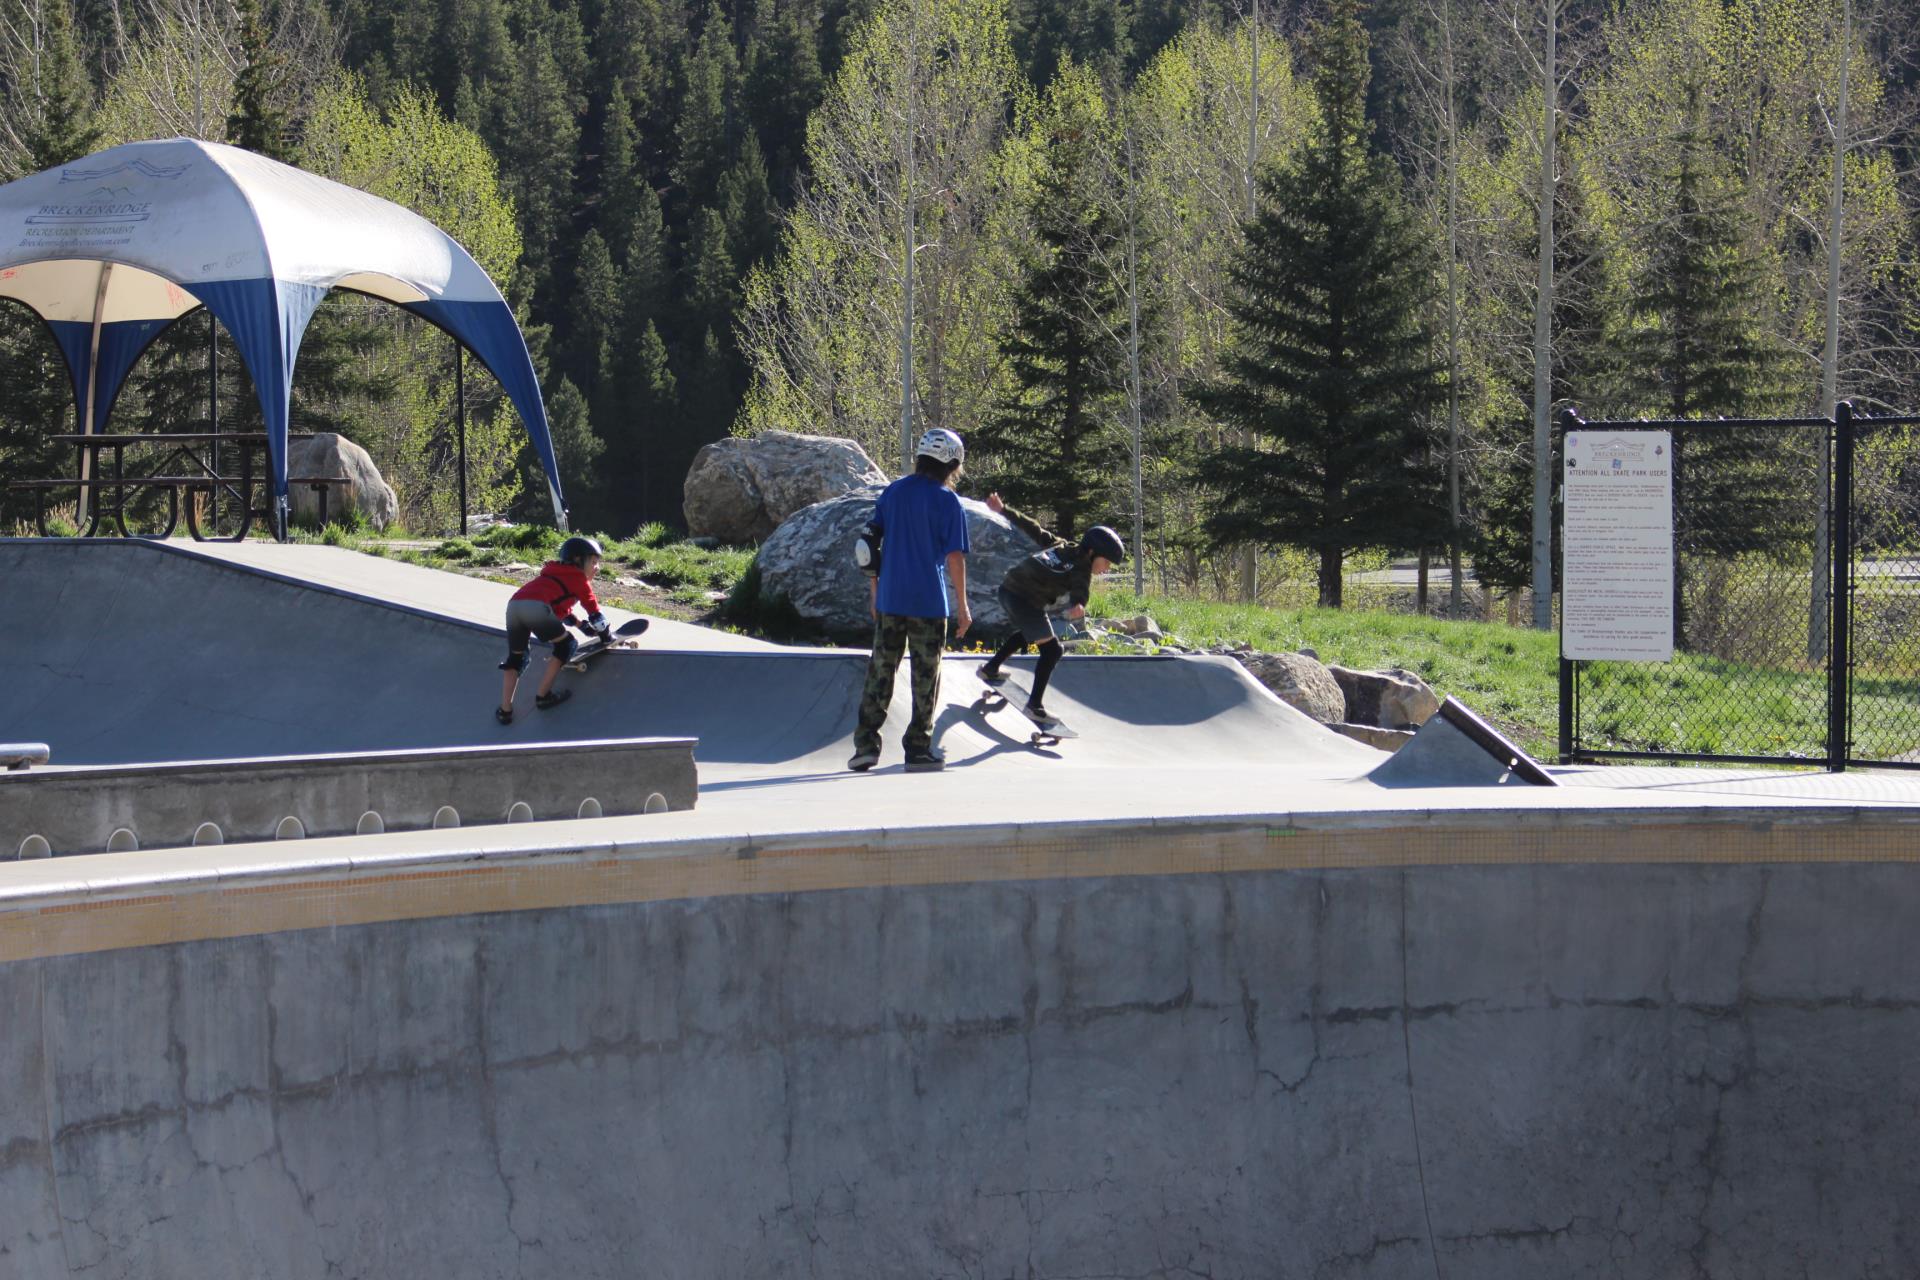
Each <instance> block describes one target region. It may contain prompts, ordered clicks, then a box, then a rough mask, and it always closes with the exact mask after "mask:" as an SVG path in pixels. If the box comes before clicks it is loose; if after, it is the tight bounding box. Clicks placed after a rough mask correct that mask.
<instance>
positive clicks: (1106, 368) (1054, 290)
mask: <svg viewBox="0 0 1920 1280" xmlns="http://www.w3.org/2000/svg"><path fill="white" fill-rule="evenodd" d="M1046 121H1047V123H1046V126H1045V130H1044V135H1043V137H1042V139H1041V143H1042V146H1043V147H1044V156H1045V159H1044V161H1043V163H1042V165H1041V169H1040V173H1039V175H1038V177H1037V179H1036V181H1035V185H1034V192H1033V197H1032V200H1031V204H1030V206H1029V217H1030V220H1031V223H1032V228H1033V245H1032V249H1031V251H1030V252H1029V253H1028V254H1027V255H1026V261H1025V262H1024V264H1023V266H1022V271H1021V279H1020V281H1019V284H1018V285H1017V287H1016V290H1015V294H1014V316H1015V319H1014V327H1013V331H1012V332H1011V333H1010V334H1009V335H1008V336H1007V338H1006V339H1005V340H1004V341H1003V343H1002V344H1001V349H1002V351H1003V353H1004V355H1005V357H1006V359H1007V361H1008V364H1009V367H1010V368H1011V369H1012V372H1013V378H1014V392H1013V396H1012V398H1011V400H1010V401H1009V402H1008V403H1006V404H1005V405H1003V406H1002V408H1001V411H1000V412H999V413H998V414H997V415H996V416H995V418H994V420H993V421H992V422H990V423H989V424H987V426H986V428H985V430H983V431H979V432H976V433H975V434H976V437H977V444H976V449H977V450H978V451H982V452H986V453H988V454H990V455H991V457H992V459H993V467H992V470H993V472H994V475H995V477H996V478H997V479H998V480H999V487H1000V488H1001V489H1002V491H1004V492H1005V494H1006V496H1007V497H1008V499H1009V500H1011V501H1012V502H1013V504H1014V505H1015V506H1019V507H1029V508H1032V509H1034V510H1036V511H1044V512H1046V513H1048V515H1049V516H1050V518H1051V519H1052V522H1053V526H1054V528H1055V529H1056V530H1057V531H1058V532H1059V533H1060V534H1062V535H1063V536H1066V537H1072V536H1073V535H1074V534H1077V533H1079V532H1081V531H1082V530H1084V529H1085V528H1087V527H1088V526H1090V525H1093V524H1097V523H1100V522H1101V521H1102V520H1103V519H1105V518H1108V514H1107V513H1108V512H1109V511H1111V510H1112V509H1113V508H1114V506H1115V504H1116V501H1117V498H1118V494H1119V490H1120V487H1121V484H1122V481H1123V480H1124V478H1125V477H1126V476H1127V474H1128V469H1127V465H1126V458H1127V452H1126V442H1125V438H1124V437H1123V435H1122V434H1121V432H1120V430H1119V428H1118V422H1117V420H1118V418H1119V416H1120V411H1121V406H1122V396H1123V394H1124V389H1125V377H1126V374H1125V367H1124V364H1123V360H1122V356H1123V348H1122V346H1121V338H1120V335H1122V334H1124V333H1125V332H1126V326H1127V318H1126V317H1127V312H1126V300H1125V295H1124V294H1123V293H1122V282H1121V280H1120V278H1119V275H1118V273H1117V272H1116V270H1115V265H1116V264H1117V263H1118V262H1119V261H1121V254H1122V252H1123V250H1122V248H1121V242H1122V239H1123V237H1124V232H1123V229H1122V228H1121V227H1120V226H1119V225H1118V221H1117V219H1116V218H1115V217H1114V213H1113V210H1112V208H1111V206H1110V204H1109V202H1108V201H1107V200H1106V199H1105V198H1104V197H1105V195H1106V191H1105V188H1106V185H1107V179H1108V174H1109V170H1108V168H1107V166H1106V165H1105V163H1104V157H1103V155H1102V149H1103V147H1105V146H1106V145H1108V144H1109V143H1110V142H1111V138H1110V130H1109V128H1108V119H1107V112H1106V106H1105V104H1104V102H1103V101H1102V100H1101V95H1100V86H1099V84H1098V83H1097V82H1096V81H1095V80H1094V79H1093V76H1092V75H1091V73H1090V72H1088V71H1086V70H1085V69H1084V68H1079V67H1076V66H1075V65H1074V64H1073V63H1072V62H1068V63H1066V64H1064V65H1063V66H1062V67H1061V70H1060V75H1059V77H1058V78H1057V79H1056V80H1055V81H1054V83H1053V85H1052V87H1051V88H1050V89H1049V91H1048V103H1047V110H1046Z"/></svg>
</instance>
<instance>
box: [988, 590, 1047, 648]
mask: <svg viewBox="0 0 1920 1280" xmlns="http://www.w3.org/2000/svg"><path fill="white" fill-rule="evenodd" d="M999 597H1000V607H1001V608H1002V609H1005V610H1006V611H1007V621H1009V622H1011V623H1012V624H1013V629H1014V630H1015V631H1018V632H1019V633H1020V638H1021V639H1022V640H1025V641H1026V642H1027V643H1028V644H1045V643H1046V642H1047V641H1049V640H1051V639H1053V624H1052V623H1050V622H1048V621H1047V611H1046V610H1045V609H1042V608H1041V607H1040V606H1039V605H1037V604H1034V603H1032V602H1031V601H1027V600H1022V599H1021V598H1020V597H1019V596H1017V595H1015V594H1013V592H1011V591H1009V590H1007V589H1006V588H1005V587H1001V588H1000V591H999Z"/></svg>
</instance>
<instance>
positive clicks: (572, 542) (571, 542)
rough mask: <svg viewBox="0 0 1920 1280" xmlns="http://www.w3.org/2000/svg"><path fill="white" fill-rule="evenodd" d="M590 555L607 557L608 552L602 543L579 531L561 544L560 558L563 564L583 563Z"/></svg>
mask: <svg viewBox="0 0 1920 1280" xmlns="http://www.w3.org/2000/svg"><path fill="white" fill-rule="evenodd" d="M588 556H600V557H602V558H605V556H606V552H604V551H602V550H601V549H600V544H599V543H597V542H595V541H594V540H593V539H592V538H585V537H582V536H580V535H579V534H577V533H576V534H575V535H574V536H573V537H571V538H568V539H567V540H566V541H565V542H563V543H561V544H560V554H559V557H558V558H559V560H560V563H561V564H582V565H583V564H585V563H586V562H587V557H588Z"/></svg>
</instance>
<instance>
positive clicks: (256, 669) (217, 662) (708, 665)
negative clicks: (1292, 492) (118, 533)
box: [0, 539, 1380, 777]
mask: <svg viewBox="0 0 1920 1280" xmlns="http://www.w3.org/2000/svg"><path fill="white" fill-rule="evenodd" d="M252 550H253V549H252V548H251V547H249V546H244V545H243V546H239V547H233V548H222V549H220V550H219V551H217V552H214V553H208V552H205V551H204V550H202V549H200V548H193V549H188V548H185V547H180V546H176V545H172V544H154V543H146V542H140V541H135V540H122V539H108V540H97V541H72V542H55V541H45V540H7V541H0V578H4V580H5V581H6V582H7V584H8V588H9V593H10V596H11V599H12V600H13V601H14V602H15V603H16V604H18V605H21V606H22V607H24V608H25V610H26V611H27V612H28V614H29V616H30V617H31V618H33V619H44V620H45V623H46V625H45V626H44V627H35V626H32V625H27V626H12V627H7V628H5V629H4V630H0V669H4V670H5V671H6V672H7V673H8V676H9V678H8V679H7V680H6V681H5V682H4V683H3V684H0V725H4V726H6V730H7V733H8V736H10V737H12V736H20V737H27V738H32V739H34V740H37V741H43V742H46V743H47V744H48V745H49V746H50V747H51V748H52V754H53V760H54V762H55V763H56V764H133V763H147V762H154V761H164V760H206V759H225V758H233V757H240V756H270V755H281V754H295V753H299V754H309V753H320V752H354V751H391V750H403V749H411V748H430V747H452V746H473V745H490V744H496V743H501V742H521V743H525V742H538V741H579V740H583V739H594V738H615V737H642V736H665V737H676V736H686V737H695V738H698V739H699V747H698V756H699V760H700V762H701V765H702V767H703V773H708V772H709V771H708V766H713V771H712V772H711V773H709V776H733V777H739V776H756V775H765V776H791V775H793V774H796V773H804V772H810V771H819V770H838V769H840V768H842V767H843V766H844V763H845V759H846V756H847V754H849V751H850V744H851V740H852V732H853V723H854V716H855V711H856V708H857V705H858V701H859V694H860V686H861V682H862V680H863V678H864V675H865V670H866V655H865V654H864V653H862V652H860V651H858V650H833V649H793V648H781V647H777V646H770V645H765V644H763V643H761V642H757V641H746V640H742V639H741V638H740V637H734V636H728V635H725V634H724V633H717V632H710V631H707V630H706V629H704V628H696V627H688V626H685V625H684V624H676V623H662V624H661V625H660V626H659V627H658V628H656V629H655V630H654V631H650V632H649V633H648V637H647V639H646V640H645V641H644V642H643V647H642V648H641V649H639V650H637V651H635V652H632V653H615V654H609V655H607V656H606V657H605V658H604V659H602V660H601V661H599V662H596V663H595V664H594V665H593V666H592V667H591V668H590V669H589V670H588V672H587V673H586V674H584V675H575V674H573V673H571V672H568V673H564V674H563V675H562V676H561V680H562V683H563V685H567V686H571V687H572V688H573V690H574V693H575V696H574V698H573V699H572V700H571V701H570V702H568V703H567V704H566V705H565V706H564V707H562V708H559V709H557V710H555V711H553V712H551V713H546V712H538V711H535V710H534V709H533V707H532V697H531V690H530V689H529V688H528V687H527V686H526V684H525V683H524V682H523V685H522V689H521V695H520V700H519V701H520V715H519V718H518V721H517V723H515V724H514V725H512V726H510V727H506V728H503V727H501V726H499V725H498V724H496V723H495V722H494V720H493V715H492V708H493V706H494V705H495V703H496V701H497V700H498V697H499V681H500V675H499V672H498V671H497V670H496V664H497V663H498V662H499V660H500V657H501V655H502V653H503V652H504V645H503V642H502V636H503V631H502V628H501V626H500V623H499V618H500V616H501V614H502V612H503V606H504V602H505V600H506V598H507V597H508V595H509V594H510V592H509V591H508V589H507V588H505V587H503V586H501V585H499V584H495V583H487V582H479V581H475V580H472V579H468V578H464V577H462V576H460V575H455V574H447V573H441V572H437V571H434V570H428V569H422V568H418V567H416V566H410V565H402V564H395V563H393V562H390V561H386V560H381V559H378V558H375V557H370V556H364V555H357V554H355V553H351V552H345V551H341V550H340V549H338V548H332V547H298V546H296V547H279V546H274V547H268V548H263V549H262V550H261V552H260V558H261V563H254V562H252V560H251V559H250V558H249V557H250V555H251V553H252ZM309 560H310V561H311V564H312V567H313V569H314V574H313V577H311V578H303V577H301V576H299V575H300V572H301V569H302V566H303V565H305V564H307V563H308V562H309ZM266 566H270V567H266ZM487 618H491V619H493V621H491V622H488V621H485V620H484V619H487ZM49 636H51V637H56V639H55V640H54V641H53V642H52V643H50V642H49V639H48V637H49ZM663 640H664V641H666V642H667V643H668V644H669V645H672V646H677V647H662V645H661V644H660V642H661V641H663ZM543 652H544V651H543V650H541V649H539V648H536V649H535V663H534V665H533V666H532V667H531V668H530V669H529V672H528V675H529V678H530V679H531V678H533V677H535V676H537V674H538V672H539V670H540V663H541V655H542V654H543ZM979 661H980V660H979V659H977V658H964V657H954V658H950V659H949V660H948V661H947V663H946V672H945V675H944V677H943V681H942V684H943V689H942V703H941V707H940V711H939V716H938V721H937V731H936V732H937V741H938V742H939V744H940V745H941V747H942V748H943V749H944V750H945V751H946V752H947V754H948V757H949V760H950V761H951V762H952V763H953V764H955V765H966V764H969V763H971V764H986V765H993V766H995V767H1002V766H1011V765H1015V764H1018V765H1021V766H1032V765H1036V764H1042V763H1044V764H1047V765H1061V766H1072V765H1090V766H1102V765H1112V764H1141V763H1153V762H1158V761H1164V762H1166V763H1167V764H1168V765H1169V766H1170V767H1175V768H1206V767H1208V766H1209V764H1210V763H1216V762H1217V763H1221V764H1227V763H1231V764H1235V765H1241V764H1245V763H1247V762H1248V761H1250V760H1254V761H1259V760H1268V761H1275V762H1289V763H1298V764H1301V765H1303V766H1306V767H1309V768H1312V769H1316V770H1322V771H1324V772H1325V773H1326V775H1327V776H1329V777H1333V776H1339V777H1355V776H1357V775H1359V774H1362V773H1364V772H1366V770H1367V769H1368V768H1370V767H1371V766H1372V765H1373V764H1375V763H1377V762H1378V761H1379V759H1380V755H1379V753H1377V752H1374V751H1371V750H1369V749H1368V748H1365V747H1362V746H1359V745H1358V744H1356V743H1352V742H1349V741H1347V740H1345V739H1343V738H1340V737H1338V736H1336V735H1334V734H1331V733H1328V732H1327V731H1325V730H1324V729H1322V728H1321V727H1320V726H1318V725H1317V724H1314V723H1313V722H1312V721H1311V720H1309V719H1307V718H1306V717H1305V716H1302V715H1300V714H1299V713H1298V712H1296V711H1294V710H1293V709H1292V708H1291V707H1288V706H1287V705H1285V704H1284V703H1282V702H1280V701H1279V700H1278V699H1277V698H1275V697H1273V696H1272V695H1271V694H1270V693H1268V692H1267V691H1266V690H1265V689H1264V688H1262V687H1261V686H1260V685H1259V684H1258V683H1257V682H1255V681H1254V680H1252V679H1251V678H1249V677H1248V676H1247V675H1246V674H1245V672H1244V671H1243V670H1242V669H1241V668H1240V666H1239V664H1237V663H1234V662H1232V661H1231V660H1228V659H1223V658H1073V659H1071V660H1069V661H1067V662H1066V663H1065V664H1063V666H1062V667H1061V669H1060V672H1059V674H1058V676H1057V677H1056V679H1055V683H1054V691H1053V692H1052V693H1050V695H1049V697H1048V703H1049V705H1050V706H1051V707H1052V708H1054V709H1055V710H1056V711H1057V712H1058V713H1059V714H1061V715H1062V716H1064V717H1065V718H1066V719H1067V720H1068V722H1069V723H1071V724H1072V725H1073V727H1074V728H1075V729H1077V730H1078V731H1079V732H1080V734H1081V735H1082V736H1081V738H1080V739H1079V740H1077V741H1074V742H1070V743H1067V744H1064V745H1063V746H1062V747H1060V748H1058V749H1056V750H1053V751H1050V752H1046V753H1038V752H1035V751H1033V750H1032V749H1030V748H1029V747H1028V745H1027V741H1026V739H1027V734H1028V732H1029V729H1030V726H1029V725H1028V723H1027V722H1026V721H1025V720H1024V719H1022V718H1021V717H1020V716H1019V715H1018V713H1017V712H1015V711H1014V710H1012V709H1011V708H1007V709H1004V710H1002V711H999V712H996V713H993V714H989V713H987V712H986V711H984V710H983V709H982V708H981V707H979V706H978V705H976V703H977V699H978V697H979V694H980V693H981V687H980V686H979V684H978V683H977V682H976V681H975V679H974V677H973V671H974V669H975V668H976V667H977V666H978V664H979ZM1016 669H1017V668H1016ZM1026 674H1027V675H1028V676H1029V677H1030V674H1031V664H1030V663H1029V664H1027V666H1026ZM907 707H908V696H907V689H906V678H905V669H904V665H903V670H902V675H901V680H900V685H899V688H898V689H897V691H896V696H895V699H894V708H893V716H892V718H891V720H890V722H889V724H888V725H887V727H886V731H885V734H886V742H887V751H888V757H887V762H897V757H898V753H899V750H900V746H899V744H900V738H901V734H902V733H903V731H904V728H905V719H906V715H907ZM1042 756H1044V757H1050V758H1045V759H1037V758H1036V757H1042Z"/></svg>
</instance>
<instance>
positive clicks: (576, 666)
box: [567, 618, 647, 671]
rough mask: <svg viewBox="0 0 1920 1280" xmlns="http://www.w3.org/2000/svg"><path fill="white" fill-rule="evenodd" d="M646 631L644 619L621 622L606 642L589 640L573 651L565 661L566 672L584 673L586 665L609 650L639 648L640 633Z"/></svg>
mask: <svg viewBox="0 0 1920 1280" xmlns="http://www.w3.org/2000/svg"><path fill="white" fill-rule="evenodd" d="M646 629H647V620H646V619H645V618H635V619H634V620H633V621H631V622H623V623H621V624H620V625H619V626H617V627H615V628H614V629H613V637H612V638H611V639H608V640H589V641H587V642H586V643H585V644H583V645H581V646H580V647H579V648H578V649H575V650H574V651H573V656H572V657H571V658H568V659H567V670H569V671H585V670H586V669H587V664H588V663H589V662H592V661H593V660H594V659H595V658H597V657H599V656H600V655H601V654H603V653H606V652H607V651H608V650H610V649H637V648H639V647H640V633H641V632H643V631H645V630H646Z"/></svg>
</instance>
